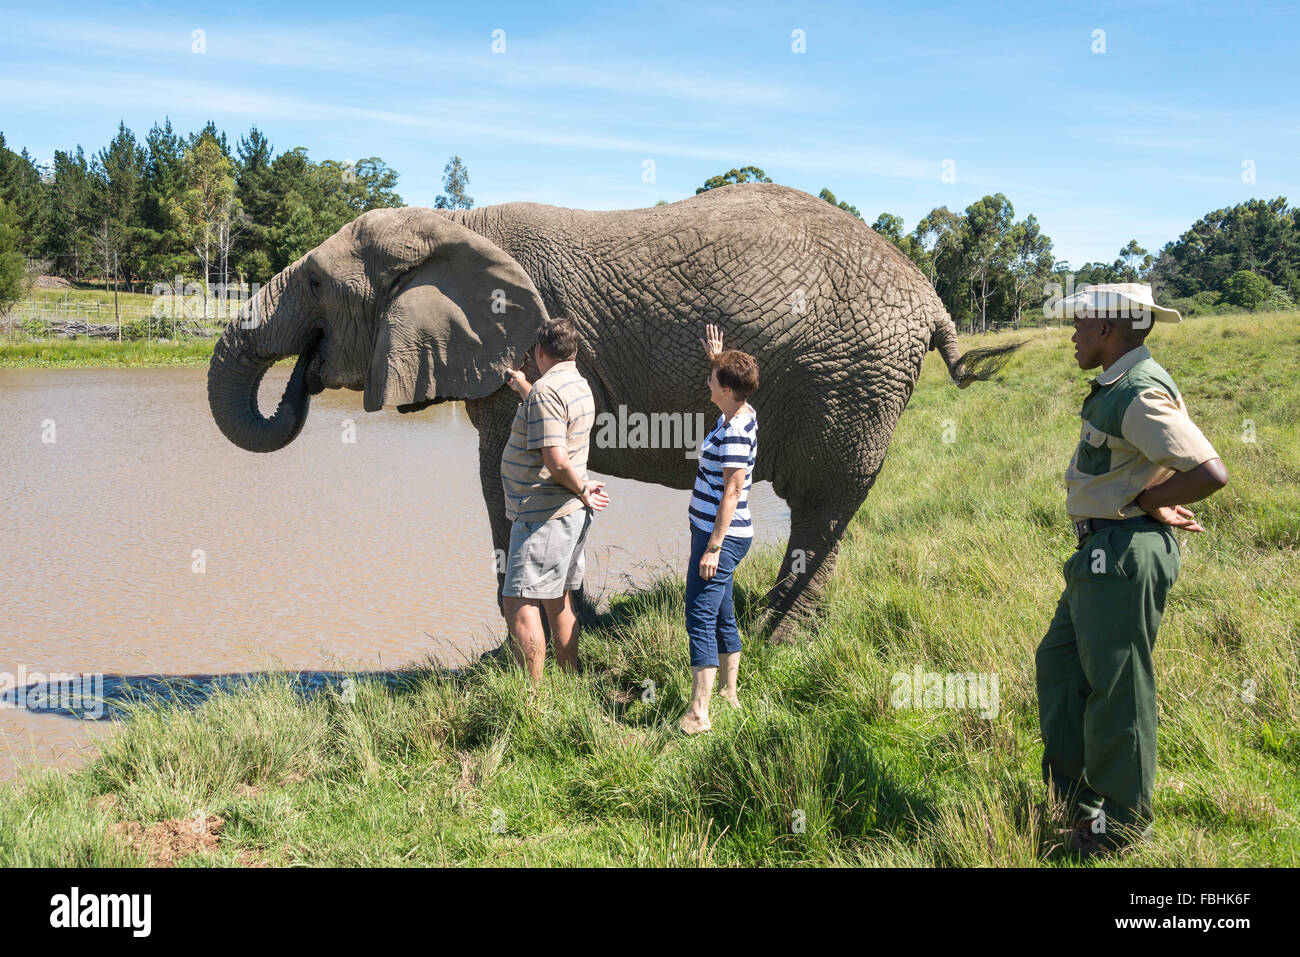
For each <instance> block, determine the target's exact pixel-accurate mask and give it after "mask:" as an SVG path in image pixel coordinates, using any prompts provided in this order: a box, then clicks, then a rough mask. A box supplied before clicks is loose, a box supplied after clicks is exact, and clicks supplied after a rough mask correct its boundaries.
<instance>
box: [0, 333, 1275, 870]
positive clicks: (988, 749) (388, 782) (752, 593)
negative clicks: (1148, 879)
mask: <svg viewBox="0 0 1300 957" xmlns="http://www.w3.org/2000/svg"><path fill="white" fill-rule="evenodd" d="M1068 336H1069V332H1068V330H1041V331H1032V332H1028V333H1023V334H1022V337H1024V338H1027V339H1028V340H1029V341H1028V344H1027V345H1026V347H1025V348H1024V349H1023V350H1021V352H1020V353H1019V354H1018V355H1017V356H1016V357H1015V358H1014V359H1013V360H1012V361H1011V363H1010V364H1009V365H1008V366H1007V368H1006V370H1005V372H1004V373H1003V375H1002V377H1001V379H1000V381H998V382H995V383H982V384H979V385H977V386H975V387H973V388H971V389H969V390H966V391H961V392H959V391H958V390H956V389H954V388H952V387H951V385H950V384H948V382H947V379H946V376H945V374H944V370H943V367H942V363H941V362H940V361H939V360H938V357H937V356H936V355H934V354H931V355H930V356H929V357H928V358H927V360H926V366H925V370H924V374H923V377H922V381H921V383H920V385H919V386H918V388H917V391H916V393H915V395H914V396H913V398H912V402H911V405H910V406H909V409H908V411H907V413H906V414H905V415H904V417H903V420H902V422H901V423H900V425H899V428H898V430H897V433H896V435H895V437H894V441H893V444H892V447H891V451H890V453H889V458H888V460H887V461H886V464H885V467H884V470H883V472H882V474H881V477H880V480H879V481H878V483H877V485H876V488H875V489H874V491H873V492H872V494H871V497H870V499H869V500H868V502H867V504H866V505H865V506H864V507H863V509H862V511H861V512H860V513H859V515H858V516H857V518H856V520H855V522H854V523H853V525H852V527H851V528H850V530H849V533H848V536H847V539H846V541H845V543H844V547H843V550H842V554H841V560H840V567H839V572H838V574H837V576H836V578H835V581H834V583H833V585H832V587H831V589H830V592H829V594H828V598H827V602H826V609H825V616H824V619H823V620H822V621H821V622H820V623H819V624H818V625H817V626H816V628H815V631H814V640H813V641H811V642H805V643H801V644H798V645H795V646H789V647H768V646H762V645H757V644H752V643H751V644H750V645H749V646H748V651H747V654H746V655H745V657H744V662H743V664H742V671H741V697H742V699H743V701H744V703H745V706H746V710H745V711H743V712H739V713H737V712H729V711H726V710H724V708H723V707H719V706H718V705H719V704H720V703H718V702H715V710H714V731H713V732H712V733H711V734H708V735H705V736H702V737H700V738H696V739H685V738H682V737H680V736H677V735H675V734H674V733H673V731H674V728H675V725H676V721H677V719H678V718H679V717H680V715H681V713H682V711H683V709H684V707H685V700H686V696H687V694H688V684H687V659H686V647H685V646H686V642H685V631H684V627H683V624H682V590H683V586H682V583H681V582H680V581H674V580H665V581H662V582H660V583H659V585H658V586H657V587H655V588H654V589H652V590H649V591H647V592H644V593H639V594H633V595H626V596H622V597H620V598H618V599H616V600H615V601H614V603H613V605H612V607H611V609H610V611H609V613H608V614H605V615H603V616H601V617H600V618H599V620H598V621H597V622H596V625H595V627H593V628H590V629H589V630H588V631H587V632H585V633H584V637H583V645H582V649H583V655H584V659H585V663H586V670H585V672H584V674H582V675H580V676H571V675H563V674H549V675H548V677H547V680H546V681H545V682H544V684H543V686H542V687H541V688H540V690H539V691H538V692H537V693H536V695H535V696H534V695H531V694H530V693H529V691H528V689H527V688H526V687H525V685H524V683H523V681H522V680H521V678H520V676H519V675H517V674H516V673H515V672H514V671H513V669H512V668H508V667H505V666H503V665H502V664H500V663H498V662H497V661H495V660H490V659H488V660H484V661H482V662H480V663H479V664H478V665H476V666H475V667H473V668H472V669H470V670H469V671H467V672H465V673H463V674H461V675H456V676H448V675H441V674H438V673H435V672H433V671H429V670H424V671H417V672H415V673H413V674H412V676H411V678H410V680H409V681H408V682H407V683H406V684H405V685H404V686H402V687H399V688H391V687H384V686H380V685H378V684H371V683H367V682H359V683H358V684H357V687H356V690H355V696H354V700H347V699H346V698H345V697H344V696H340V695H338V694H334V693H326V694H320V695H317V696H314V697H312V698H310V699H304V698H302V697H300V696H298V695H297V694H296V693H295V692H294V691H293V690H292V689H291V688H290V687H288V686H287V685H286V684H285V683H283V682H281V681H279V680H267V681H265V682H263V683H261V684H259V685H257V686H255V687H253V688H251V689H250V690H249V691H248V692H247V693H244V694H239V695H221V696H218V697H216V698H214V699H212V700H210V701H209V702H208V703H207V704H206V705H204V706H203V707H202V708H201V709H200V710H198V711H197V712H186V711H180V710H171V709H161V710H142V711H141V712H140V713H139V715H138V716H137V718H136V719H135V720H134V721H133V722H132V723H131V724H129V725H128V726H127V727H126V729H125V730H124V732H123V733H121V734H120V735H118V736H117V737H116V738H115V739H114V740H113V741H112V742H111V743H110V744H108V745H107V746H106V748H105V750H104V754H103V757H102V759H101V760H99V761H97V762H96V763H95V764H93V765H91V766H89V767H88V768H86V769H84V770H82V771H80V772H78V773H76V774H60V773H54V772H46V773H42V774H38V775H35V776H33V777H31V778H29V779H28V780H27V781H26V782H24V784H23V785H22V786H21V787H7V788H3V789H0V842H3V843H2V846H0V863H4V864H67V865H82V864H123V863H135V862H141V861H145V860H147V859H149V858H150V856H151V854H153V852H152V851H150V850H148V849H147V848H148V847H149V845H148V844H147V842H146V843H145V844H144V845H142V846H144V847H146V850H143V851H142V850H136V849H135V845H134V844H132V843H131V842H130V841H129V840H123V839H121V838H119V837H114V836H113V835H114V833H116V832H117V831H119V830H121V829H122V828H123V826H126V827H127V828H130V827H132V826H134V825H142V826H144V827H148V826H149V825H151V824H153V823H154V822H160V821H167V820H176V819H181V820H185V821H188V820H190V819H193V818H194V817H195V815H196V814H199V813H201V814H202V815H203V816H205V817H208V816H216V817H218V818H220V819H221V824H220V826H219V830H218V829H217V824H216V822H215V821H213V823H212V828H213V830H212V832H210V834H211V835H213V836H212V839H211V840H208V841H206V842H203V847H202V848H201V849H200V850H198V851H197V853H194V854H191V855H189V856H184V857H181V858H180V862H181V863H184V864H229V865H234V864H251V863H263V862H264V863H268V864H271V865H285V864H342V865H372V864H463V863H472V864H531V865H540V864H561V863H564V864H597V865H599V864H687V865H690V864H713V865H733V864H854V865H856V864H863V865H931V864H933V865H958V866H963V865H982V864H997V865H1036V864H1044V865H1047V866H1057V865H1061V864H1069V863H1071V861H1070V859H1069V858H1067V857H1065V856H1063V855H1062V854H1061V853H1060V852H1059V851H1057V850H1054V846H1055V837H1054V835H1053V834H1052V833H1051V832H1050V830H1047V829H1044V828H1041V827H1040V826H1039V825H1038V823H1037V816H1036V805H1037V804H1038V803H1039V802H1040V801H1041V800H1042V798H1043V788H1042V785H1041V783H1040V778H1039V758H1040V754H1041V750H1040V745H1039V741H1038V721H1037V711H1036V707H1037V705H1036V696H1035V692H1034V672H1033V655H1034V649H1035V647H1036V645H1037V643H1038V640H1039V639H1040V637H1041V635H1042V633H1043V631H1044V629H1045V627H1046V625H1047V622H1048V620H1049V618H1050V616H1051V613H1052V610H1053V607H1054V604H1055V601H1056V598H1057V596H1058V594H1059V591H1060V587H1061V578H1060V571H1059V569H1060V564H1061V562H1062V561H1063V560H1064V559H1065V558H1066V557H1067V556H1068V554H1069V553H1070V551H1071V549H1072V547H1073V541H1072V535H1071V533H1070V531H1069V529H1068V528H1067V526H1066V522H1065V517H1064V513H1063V501H1064V496H1063V489H1062V483H1061V475H1062V472H1063V471H1064V468H1065V463H1066V461H1067V460H1068V458H1069V455H1070V453H1071V451H1072V449H1073V445H1074V443H1075V441H1077V435H1078V419H1077V408H1078V405H1079V403H1080V401H1081V400H1082V397H1083V395H1084V394H1085V392H1086V381H1085V377H1084V375H1083V374H1081V373H1080V372H1079V371H1078V369H1077V368H1076V367H1074V365H1073V360H1072V358H1071V355H1070V348H1069V345H1068ZM980 341H981V343H982V342H983V341H985V340H980ZM1150 341H1151V345H1152V347H1153V349H1154V351H1155V353H1156V355H1157V358H1159V359H1160V360H1161V361H1162V362H1163V363H1164V364H1165V365H1166V366H1167V368H1169V369H1170V371H1171V372H1172V373H1173V375H1174V376H1175V378H1176V380H1177V381H1178V383H1179V385H1180V387H1182V389H1183V390H1184V391H1185V393H1186V394H1187V397H1188V398H1187V401H1188V404H1189V406H1190V408H1191V410H1192V413H1193V415H1194V416H1195V418H1196V419H1197V421H1198V422H1199V423H1200V424H1201V426H1202V428H1203V429H1204V431H1205V432H1206V434H1207V435H1208V436H1209V437H1210V440H1211V441H1212V442H1213V443H1214V444H1215V446H1216V448H1217V449H1218V451H1219V452H1220V454H1221V455H1222V457H1223V459H1224V460H1225V462H1226V463H1227V466H1228V469H1229V471H1230V473H1231V479H1232V481H1231V484H1230V485H1229V487H1228V488H1227V489H1225V490H1224V491H1223V492H1222V493H1220V494H1219V495H1217V496H1215V497H1214V498H1213V499H1212V500H1210V501H1209V502H1206V503H1203V504H1201V505H1200V506H1197V507H1196V510H1197V513H1198V515H1199V516H1200V517H1201V521H1202V523H1203V524H1204V525H1205V527H1206V528H1207V530H1208V531H1207V533H1206V534H1205V535H1201V536H1192V537H1190V538H1189V539H1185V547H1184V553H1183V554H1184V566H1183V572H1182V576H1181V578H1180V580H1179V582H1178V584H1177V586H1176V587H1175V589H1174V591H1173V594H1172V597H1171V600H1170V604H1169V607H1168V610H1167V613H1166V618H1165V623H1164V625H1163V627H1162V629H1161V633H1160V639H1159V643H1158V645H1157V648H1156V656H1155V657H1156V668H1157V677H1158V681H1159V687H1160V764H1159V770H1158V774H1157V790H1156V813H1157V816H1158V833H1157V839H1156V842H1155V843H1154V844H1153V845H1152V846H1150V847H1145V848H1141V849H1139V850H1135V851H1134V852H1132V853H1131V854H1129V855H1127V856H1125V857H1124V858H1123V859H1121V860H1117V861H1114V862H1112V863H1113V864H1114V865H1116V866H1124V865H1130V864H1131V865H1148V866H1150V865H1155V866H1167V865H1289V866H1295V865H1297V864H1298V863H1300V830H1298V829H1297V813H1298V811H1300V665H1298V664H1297V660H1298V657H1300V438H1298V437H1297V434H1296V422H1297V421H1300V377H1297V375H1296V372H1295V358H1296V355H1297V354H1298V352H1300V313H1290V314H1283V315H1277V314H1274V315H1270V316H1267V317H1215V318H1209V319H1203V320H1195V321H1190V322H1187V323H1184V324H1183V325H1181V326H1179V327H1174V328H1167V327H1164V326H1160V327H1158V328H1157V329H1156V331H1155V332H1154V333H1153V335H1152V338H1151V340H1150ZM971 344H972V343H971V342H970V341H968V342H967V343H966V345H967V346H969V345H971ZM1247 420H1249V422H1247ZM1251 425H1253V439H1254V441H1244V439H1243V437H1244V436H1245V437H1247V438H1249V437H1252V436H1251V435H1250V434H1249V432H1250V426H1251ZM945 437H950V438H952V439H954V441H951V442H945V441H944V439H945ZM683 507H684V503H683ZM778 561H779V556H778V554H777V553H776V551H775V550H774V549H765V550H758V551H756V552H754V553H752V555H751V558H750V559H748V560H747V561H746V562H745V563H744V565H742V567H741V572H740V574H739V577H738V589H739V593H740V594H739V597H740V598H741V599H742V618H743V619H745V620H748V617H749V616H750V615H751V614H752V612H753V610H754V603H755V602H756V601H757V599H758V597H759V596H761V594H762V592H763V590H764V588H765V587H766V586H767V585H768V584H769V583H770V582H771V580H772V578H773V576H774V574H775V571H776V568H777V564H778ZM917 667H920V669H921V670H922V671H924V672H940V673H949V672H962V673H965V672H976V673H996V674H997V675H998V679H999V683H998V690H999V701H998V711H997V715H996V717H994V718H992V719H991V720H986V719H985V718H982V717H980V715H979V713H978V712H977V711H976V710H971V709H967V710H943V709H935V710H899V709H895V708H894V707H892V706H891V702H890V692H891V676H892V675H894V674H895V673H896V672H903V673H907V674H910V673H912V672H913V669H914V668H917ZM648 682H653V686H651V685H650V684H648ZM650 687H653V688H654V692H655V693H654V695H653V699H652V700H650V696H649V695H647V694H646V689H648V688H650ZM209 819H210V818H209ZM792 825H793V826H792Z"/></svg>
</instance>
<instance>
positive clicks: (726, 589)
mask: <svg viewBox="0 0 1300 957" xmlns="http://www.w3.org/2000/svg"><path fill="white" fill-rule="evenodd" d="M700 342H701V344H702V345H703V346H704V352H705V354H706V355H707V356H708V358H709V398H710V399H711V400H712V401H713V404H714V405H716V406H717V407H718V410H719V412H720V413H721V414H720V415H719V416H718V421H717V423H716V424H715V426H714V428H713V431H711V432H710V433H709V434H708V435H707V436H706V437H705V439H704V441H703V443H702V444H701V445H700V468H699V471H698V472H697V473H696V475H695V488H694V491H693V492H692V493H691V504H690V511H689V518H690V526H691V559H690V563H689V565H688V567H687V569H686V633H687V634H688V635H689V636H690V652H691V704H690V707H689V708H688V709H687V711H686V714H685V715H684V716H683V717H682V722H681V729H682V731H684V732H685V733H686V734H698V733H699V732H701V731H708V730H709V728H710V727H712V724H711V722H710V721H709V700H710V698H711V696H712V693H713V683H714V681H715V679H720V680H718V684H719V687H718V696H719V697H720V698H723V699H724V700H726V701H727V702H728V703H729V704H730V705H731V706H732V707H733V708H739V707H740V699H739V697H738V696H737V688H736V674H737V672H738V671H739V669H740V647H741V643H740V631H739V629H737V627H736V614H735V610H734V608H733V605H732V594H731V588H732V576H733V575H734V574H735V571H736V566H737V565H739V564H740V562H741V560H742V559H743V558H744V557H745V555H746V554H747V553H748V552H749V547H750V545H751V544H752V543H753V540H754V525H753V522H752V520H751V519H750V515H749V488H750V485H751V483H752V482H753V476H754V461H755V458H756V457H757V455H758V414H757V413H756V412H755V411H754V407H753V406H751V405H750V404H749V402H748V399H749V397H750V396H751V395H753V394H754V390H756V389H757V388H758V363H757V362H756V361H755V360H754V357H753V356H751V355H747V354H746V353H744V352H740V351H738V350H736V349H726V350H724V349H723V348H722V333H721V332H720V331H719V330H718V327H717V326H714V325H712V324H710V325H709V326H707V327H706V329H705V338H704V339H701V340H700ZM719 672H721V674H719Z"/></svg>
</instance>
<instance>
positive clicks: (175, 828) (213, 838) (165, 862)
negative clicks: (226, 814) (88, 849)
mask: <svg viewBox="0 0 1300 957" xmlns="http://www.w3.org/2000/svg"><path fill="white" fill-rule="evenodd" d="M225 823H226V822H225V820H224V819H222V818H220V817H217V815H215V814H209V815H208V816H207V817H206V818H204V819H203V820H201V821H200V820H198V819H196V818H182V817H178V818H172V819H171V820H169V821H159V822H158V823H156V824H150V825H149V826H148V827H145V826H144V825H143V824H140V823H139V822H138V821H120V822H117V823H115V824H110V825H109V826H108V833H109V834H111V835H112V836H114V837H117V838H120V839H122V840H125V841H129V842H130V843H131V845H132V846H133V847H134V848H135V849H136V850H137V851H142V852H143V853H144V854H145V856H146V857H148V859H149V866H150V867H171V866H172V865H173V864H174V863H176V860H177V859H178V858H181V857H185V856H187V855H189V854H199V853H203V852H205V851H215V850H216V849H217V844H218V842H219V839H220V834H221V828H222V827H223V826H224V825H225ZM241 857H242V855H241Z"/></svg>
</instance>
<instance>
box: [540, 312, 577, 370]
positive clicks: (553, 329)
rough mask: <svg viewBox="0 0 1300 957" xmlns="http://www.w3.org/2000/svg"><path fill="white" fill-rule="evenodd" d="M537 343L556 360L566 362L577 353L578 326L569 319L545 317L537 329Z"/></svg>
mask: <svg viewBox="0 0 1300 957" xmlns="http://www.w3.org/2000/svg"><path fill="white" fill-rule="evenodd" d="M537 344H538V345H539V346H541V347H542V348H543V349H545V350H546V354H547V355H548V356H550V357H551V358H552V359H554V360H555V361H556V362H568V361H569V360H570V359H572V358H574V357H575V356H576V355H577V354H578V327H577V326H575V325H574V324H573V320H571V319H565V318H563V317H558V318H555V319H547V320H546V321H545V322H544V323H542V327H541V328H540V329H538V330H537Z"/></svg>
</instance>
